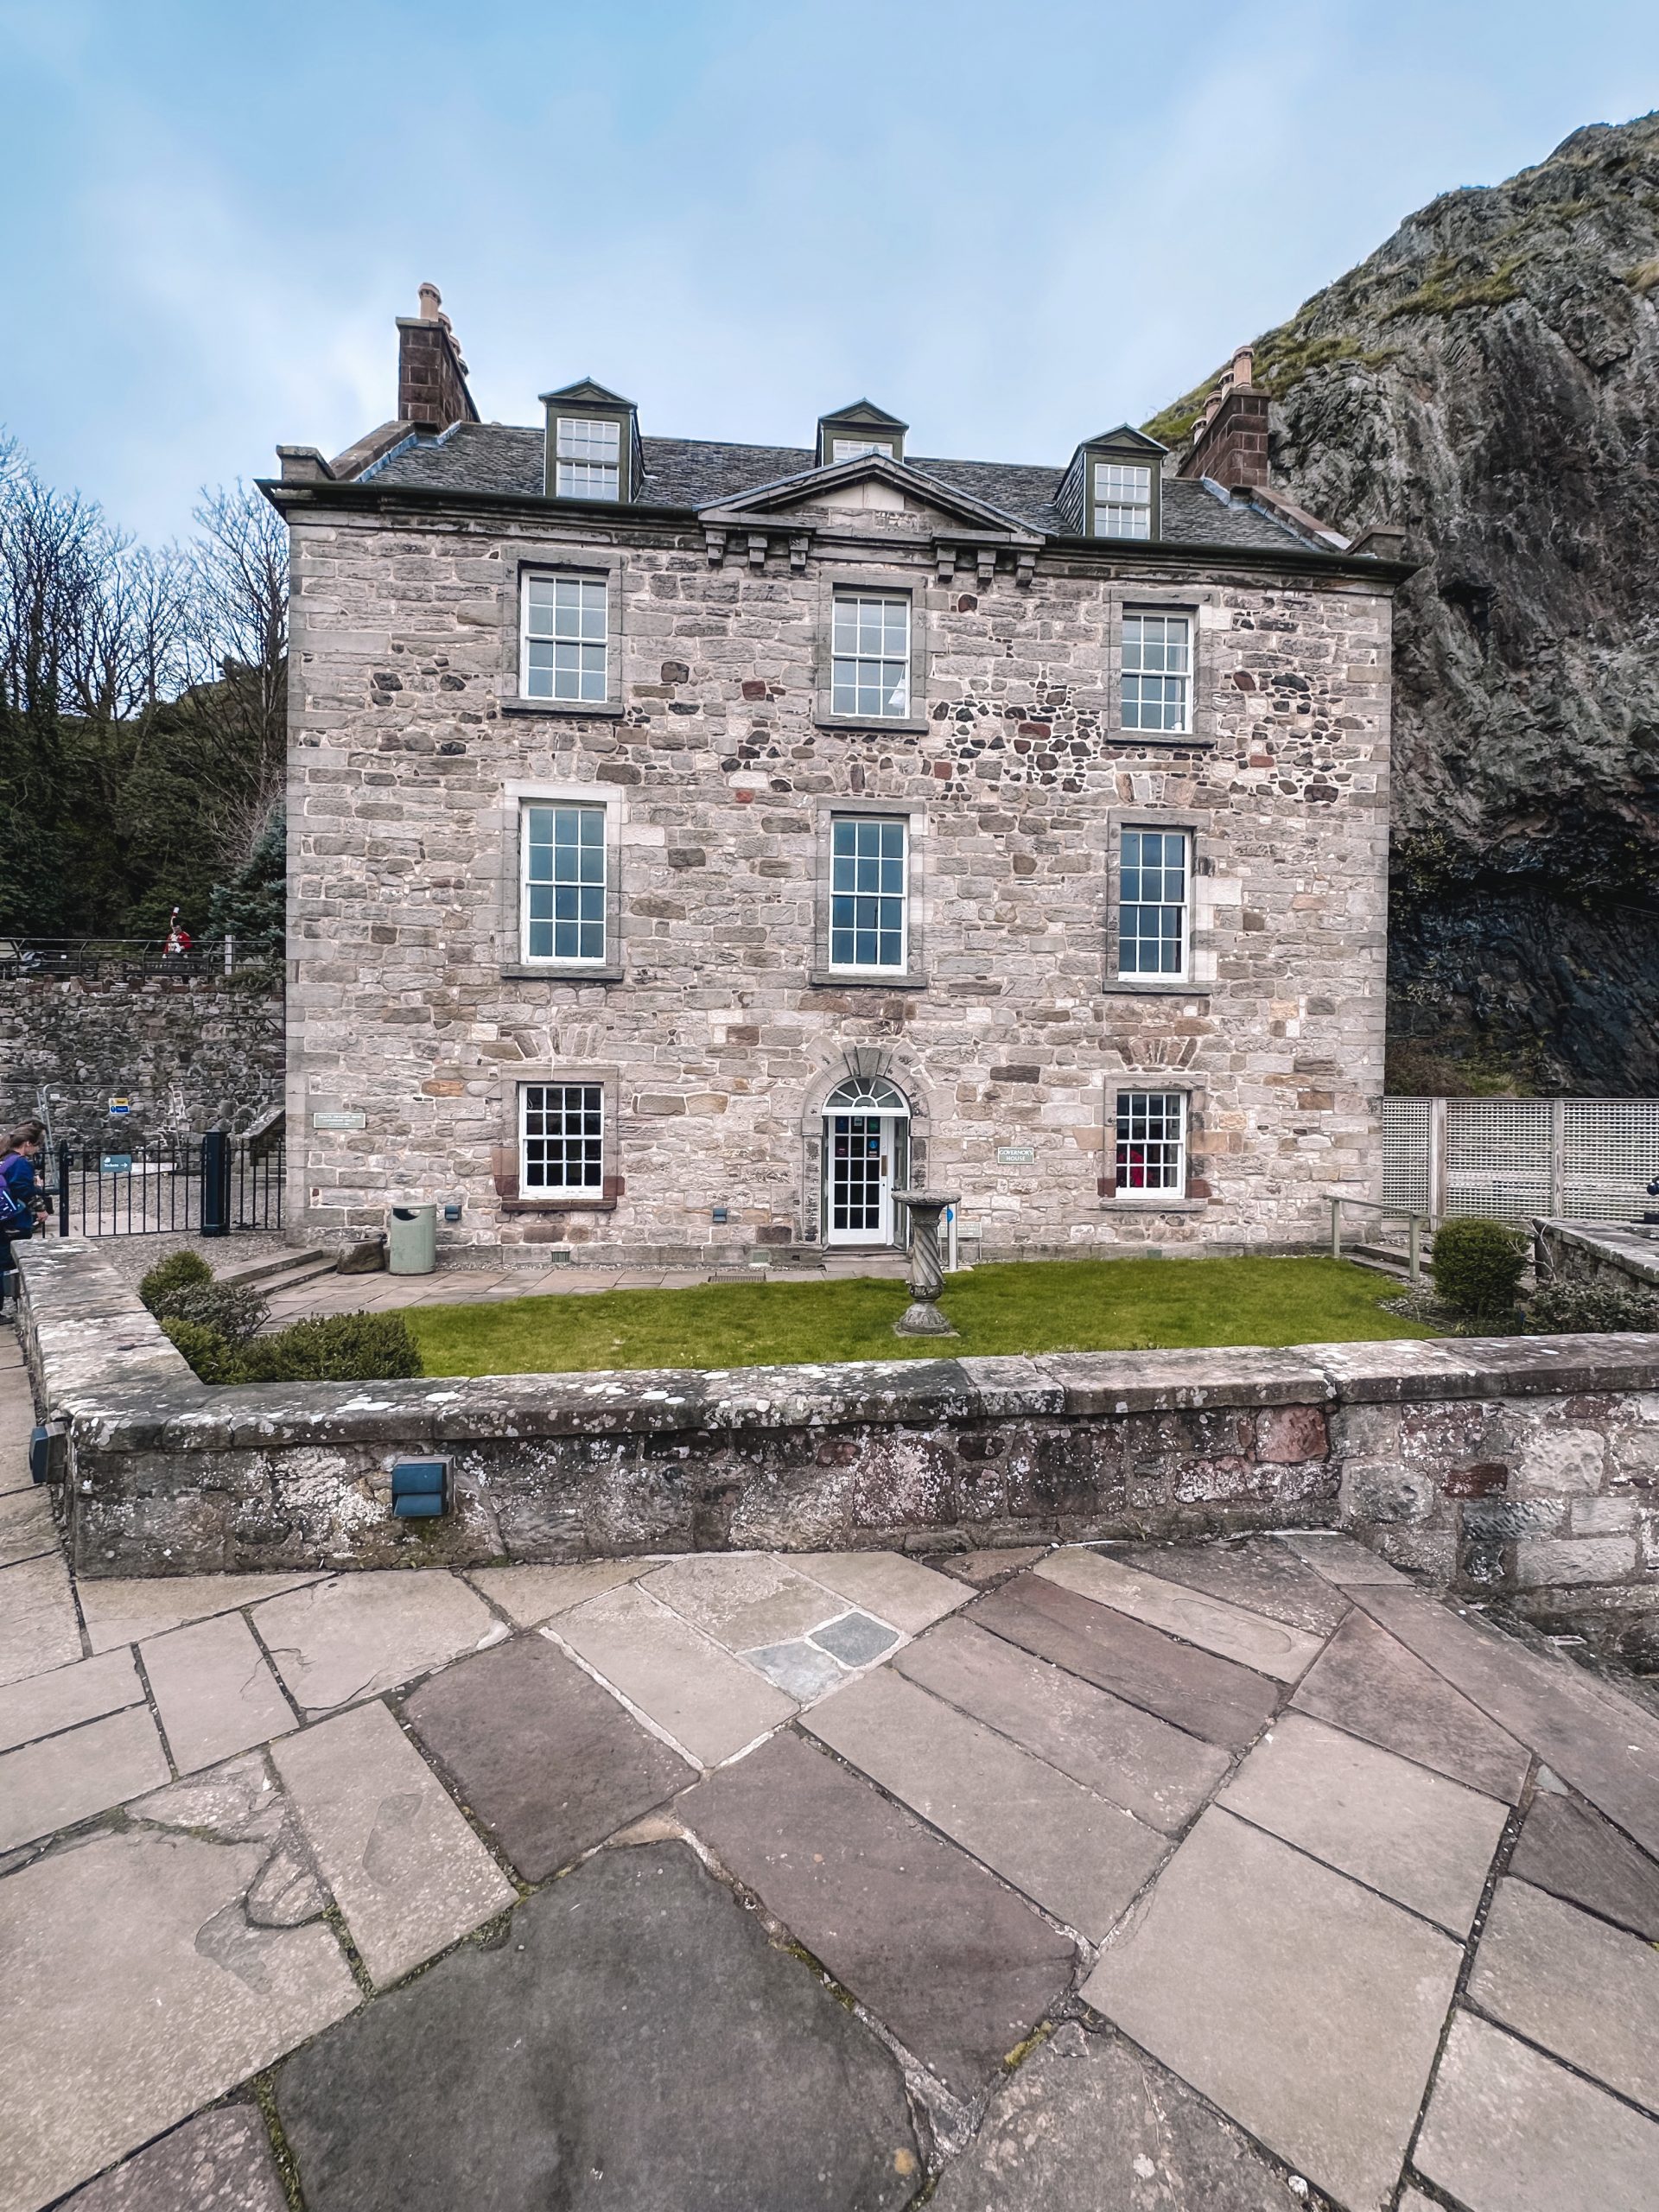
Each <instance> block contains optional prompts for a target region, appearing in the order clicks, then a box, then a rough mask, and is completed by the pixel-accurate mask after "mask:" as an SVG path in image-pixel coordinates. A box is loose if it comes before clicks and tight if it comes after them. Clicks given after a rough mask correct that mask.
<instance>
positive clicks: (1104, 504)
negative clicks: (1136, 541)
mask: <svg viewBox="0 0 1659 2212" xmlns="http://www.w3.org/2000/svg"><path fill="white" fill-rule="evenodd" d="M1094 535H1095V536H1096V537H1151V536H1152V471H1151V469H1149V468H1143V467H1141V466H1140V464H1139V463H1138V462H1135V461H1096V463H1095V528H1094Z"/></svg>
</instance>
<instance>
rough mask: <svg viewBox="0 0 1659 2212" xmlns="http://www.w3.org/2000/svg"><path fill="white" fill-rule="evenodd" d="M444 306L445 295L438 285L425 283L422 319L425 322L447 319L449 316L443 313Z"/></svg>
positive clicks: (422, 294)
mask: <svg viewBox="0 0 1659 2212" xmlns="http://www.w3.org/2000/svg"><path fill="white" fill-rule="evenodd" d="M442 307H443V295H442V292H440V291H439V289H438V288H437V286H436V285H435V284H423V285H422V287H421V319H422V321H424V322H444V321H448V317H447V316H446V315H443V314H442Z"/></svg>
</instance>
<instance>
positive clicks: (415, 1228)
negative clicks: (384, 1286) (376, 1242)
mask: <svg viewBox="0 0 1659 2212" xmlns="http://www.w3.org/2000/svg"><path fill="white" fill-rule="evenodd" d="M437 1264H438V1210H437V1207H436V1206H435V1205H429V1206H426V1205H416V1206H393V1208H392V1209H391V1219H390V1220H389V1221H388V1222H387V1224H386V1268H387V1272H388V1273H389V1274H394V1275H429V1274H431V1273H432V1271H433V1269H434V1268H435V1267H436V1266H437Z"/></svg>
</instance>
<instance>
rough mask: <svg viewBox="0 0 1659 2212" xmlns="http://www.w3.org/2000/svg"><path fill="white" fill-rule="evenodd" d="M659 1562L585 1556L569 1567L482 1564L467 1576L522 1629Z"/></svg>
mask: <svg viewBox="0 0 1659 2212" xmlns="http://www.w3.org/2000/svg"><path fill="white" fill-rule="evenodd" d="M657 1564H658V1562H657V1561H656V1560H651V1559H584V1560H576V1561H575V1563H574V1564H573V1565H571V1566H569V1567H473V1568H471V1569H470V1570H469V1571H468V1573H467V1580H468V1581H469V1582H470V1583H472V1584H473V1585H474V1587H475V1588H476V1589H479V1590H481V1591H482V1592H483V1593H484V1595H485V1596H486V1598H487V1599H489V1601H490V1603H491V1604H492V1605H499V1607H500V1608H501V1610H502V1611H503V1612H504V1613H505V1615H506V1616H507V1618H508V1619H509V1620H511V1621H513V1622H516V1623H517V1624H518V1626H519V1627H520V1628H539V1627H540V1626H541V1624H542V1623H543V1621H550V1620H551V1619H552V1618H553V1617H554V1615H555V1614H556V1613H568V1612H569V1610H570V1608H571V1607H572V1606H573V1605H581V1603H582V1600H583V1599H584V1598H596V1597H598V1595H599V1593H600V1592H601V1590H614V1589H615V1587H616V1586H617V1584H618V1583H619V1582H632V1580H634V1578H635V1577H636V1576H637V1575H641V1574H649V1573H650V1572H651V1570H652V1567H655V1566H656V1565H657Z"/></svg>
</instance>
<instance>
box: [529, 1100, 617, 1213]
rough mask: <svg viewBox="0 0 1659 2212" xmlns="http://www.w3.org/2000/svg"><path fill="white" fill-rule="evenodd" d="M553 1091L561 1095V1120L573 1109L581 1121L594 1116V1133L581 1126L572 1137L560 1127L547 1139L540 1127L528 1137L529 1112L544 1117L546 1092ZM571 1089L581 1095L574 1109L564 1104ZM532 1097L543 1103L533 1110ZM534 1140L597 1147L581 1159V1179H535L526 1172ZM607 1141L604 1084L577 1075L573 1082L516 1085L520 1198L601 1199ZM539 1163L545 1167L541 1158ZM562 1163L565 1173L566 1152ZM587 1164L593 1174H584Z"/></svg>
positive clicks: (607, 1121)
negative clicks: (580, 1101) (577, 1180)
mask: <svg viewBox="0 0 1659 2212" xmlns="http://www.w3.org/2000/svg"><path fill="white" fill-rule="evenodd" d="M553 1091H558V1092H561V1093H563V1101H562V1103H561V1104H560V1106H559V1108H558V1109H557V1110H558V1113H559V1115H560V1117H561V1120H562V1121H563V1117H564V1116H567V1115H569V1114H570V1113H571V1112H573V1111H574V1112H575V1113H576V1114H578V1115H580V1116H582V1119H583V1120H584V1122H585V1121H586V1120H587V1118H588V1116H597V1118H598V1122H599V1128H598V1131H597V1134H596V1135H595V1134H594V1133H591V1132H589V1131H588V1130H586V1129H583V1130H582V1131H579V1132H577V1133H576V1134H575V1135H574V1136H572V1135H567V1134H566V1133H565V1132H564V1131H563V1129H562V1130H561V1132H560V1135H558V1136H557V1137H556V1138H550V1137H549V1135H547V1132H546V1131H545V1129H544V1128H543V1130H541V1131H538V1132H537V1133H536V1135H535V1136H532V1134H531V1127H530V1122H531V1113H532V1111H534V1112H536V1113H537V1114H540V1115H543V1116H545V1115H546V1114H547V1113H548V1111H549V1109H548V1107H547V1105H546V1103H545V1102H546V1099H547V1097H548V1095H549V1093H550V1092H553ZM572 1092H575V1093H578V1094H581V1096H582V1103H581V1104H580V1105H578V1106H576V1107H575V1108H574V1109H573V1108H572V1107H571V1106H570V1105H569V1103H568V1102H569V1096H570V1094H571V1093H572ZM532 1096H535V1097H537V1098H539V1099H540V1100H541V1101H542V1102H543V1103H541V1104H540V1105H538V1106H537V1107H535V1108H533V1109H532V1107H531V1098H532ZM588 1100H593V1101H596V1102H597V1103H594V1104H589V1103H588ZM534 1141H540V1142H542V1143H543V1144H546V1143H558V1144H561V1145H573V1144H574V1145H579V1146H581V1147H582V1149H583V1152H584V1153H585V1152H586V1151H587V1149H588V1147H589V1146H595V1147H597V1151H596V1153H595V1154H594V1156H593V1158H592V1160H584V1161H583V1162H582V1165H583V1167H584V1173H583V1178H582V1181H581V1182H578V1183H571V1182H563V1183H547V1182H536V1181H534V1180H533V1179H531V1172H530V1167H531V1161H530V1147H531V1143H532V1142H534ZM609 1142H610V1125H609V1118H608V1116H607V1113H606V1110H605V1086H604V1084H602V1083H594V1082H593V1081H592V1080H591V1079H586V1078H578V1079H576V1080H575V1081H572V1082H568V1083H567V1082H562V1081H560V1080H558V1079H557V1078H554V1079H551V1080H549V1081H547V1082H542V1083H521V1084H519V1086H518V1193H519V1196H520V1197H521V1198H563V1197H569V1198H602V1197H603V1196H604V1194H605V1183H606V1173H607V1168H606V1153H607V1147H608V1145H609ZM565 1165H566V1168H567V1172H568V1167H569V1154H566V1159H565ZM543 1166H545V1162H544V1161H543ZM588 1166H593V1167H594V1168H596V1169H597V1173H594V1174H592V1175H589V1174H588V1173H586V1172H585V1170H586V1168H587V1167H588Z"/></svg>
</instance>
